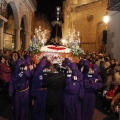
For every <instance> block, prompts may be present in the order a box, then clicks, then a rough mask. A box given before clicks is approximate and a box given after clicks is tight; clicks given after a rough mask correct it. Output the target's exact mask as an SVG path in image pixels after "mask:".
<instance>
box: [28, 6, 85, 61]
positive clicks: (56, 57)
mask: <svg viewBox="0 0 120 120" xmlns="http://www.w3.org/2000/svg"><path fill="white" fill-rule="evenodd" d="M56 10H57V19H56V20H54V21H52V26H53V27H54V28H55V36H54V37H53V38H51V39H49V40H48V37H47V34H48V31H47V30H46V29H43V28H42V27H41V26H39V27H38V28H35V32H34V36H33V38H32V42H31V44H30V46H29V51H31V52H32V54H33V60H34V62H35V63H38V62H39V60H40V59H41V58H42V57H43V56H47V58H48V59H49V60H50V61H51V62H52V63H56V62H57V63H61V62H62V60H63V59H64V58H65V57H68V58H69V59H70V60H72V61H75V62H76V63H77V62H78V61H79V58H80V56H81V55H82V54H84V51H83V50H82V49H81V48H80V32H79V31H76V30H75V29H73V30H72V31H69V32H68V34H67V36H66V37H65V38H62V37H61V36H62V35H61V36H59V33H58V32H59V31H58V28H59V27H60V28H61V25H62V21H61V20H60V18H59V15H60V8H59V7H58V8H57V9H56ZM61 33H62V32H61ZM49 41H51V42H49ZM49 43H50V44H49Z"/></svg>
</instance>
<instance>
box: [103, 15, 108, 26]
mask: <svg viewBox="0 0 120 120" xmlns="http://www.w3.org/2000/svg"><path fill="white" fill-rule="evenodd" d="M103 21H104V23H106V24H107V23H108V22H109V16H108V13H106V14H105V15H104V17H103Z"/></svg>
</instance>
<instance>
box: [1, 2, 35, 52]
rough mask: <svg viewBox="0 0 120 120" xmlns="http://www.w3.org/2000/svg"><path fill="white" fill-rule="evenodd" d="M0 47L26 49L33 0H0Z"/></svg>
mask: <svg viewBox="0 0 120 120" xmlns="http://www.w3.org/2000/svg"><path fill="white" fill-rule="evenodd" d="M1 1H2V2H1V3H0V6H2V7H1V9H4V10H3V11H4V12H3V13H0V49H8V50H11V49H16V50H19V49H28V45H29V43H30V40H31V33H32V31H33V28H32V23H33V19H34V12H35V11H36V2H35V0H1Z"/></svg>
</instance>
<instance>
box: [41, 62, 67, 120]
mask: <svg viewBox="0 0 120 120" xmlns="http://www.w3.org/2000/svg"><path fill="white" fill-rule="evenodd" d="M47 70H48V69H47ZM48 71H49V70H48ZM46 72H47V71H46V70H44V73H45V74H44V79H43V87H45V88H46V87H47V90H48V93H47V98H46V111H45V120H50V118H52V119H53V120H60V111H61V106H62V103H63V90H64V87H65V84H66V76H65V75H64V74H63V73H60V66H59V64H53V65H52V67H51V73H49V74H46Z"/></svg>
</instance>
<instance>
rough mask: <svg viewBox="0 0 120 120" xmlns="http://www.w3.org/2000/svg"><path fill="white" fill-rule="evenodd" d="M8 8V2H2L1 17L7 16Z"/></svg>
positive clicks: (2, 0)
mask: <svg viewBox="0 0 120 120" xmlns="http://www.w3.org/2000/svg"><path fill="white" fill-rule="evenodd" d="M6 7H7V2H6V1H5V0H0V15H1V16H3V17H5V16H6Z"/></svg>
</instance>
